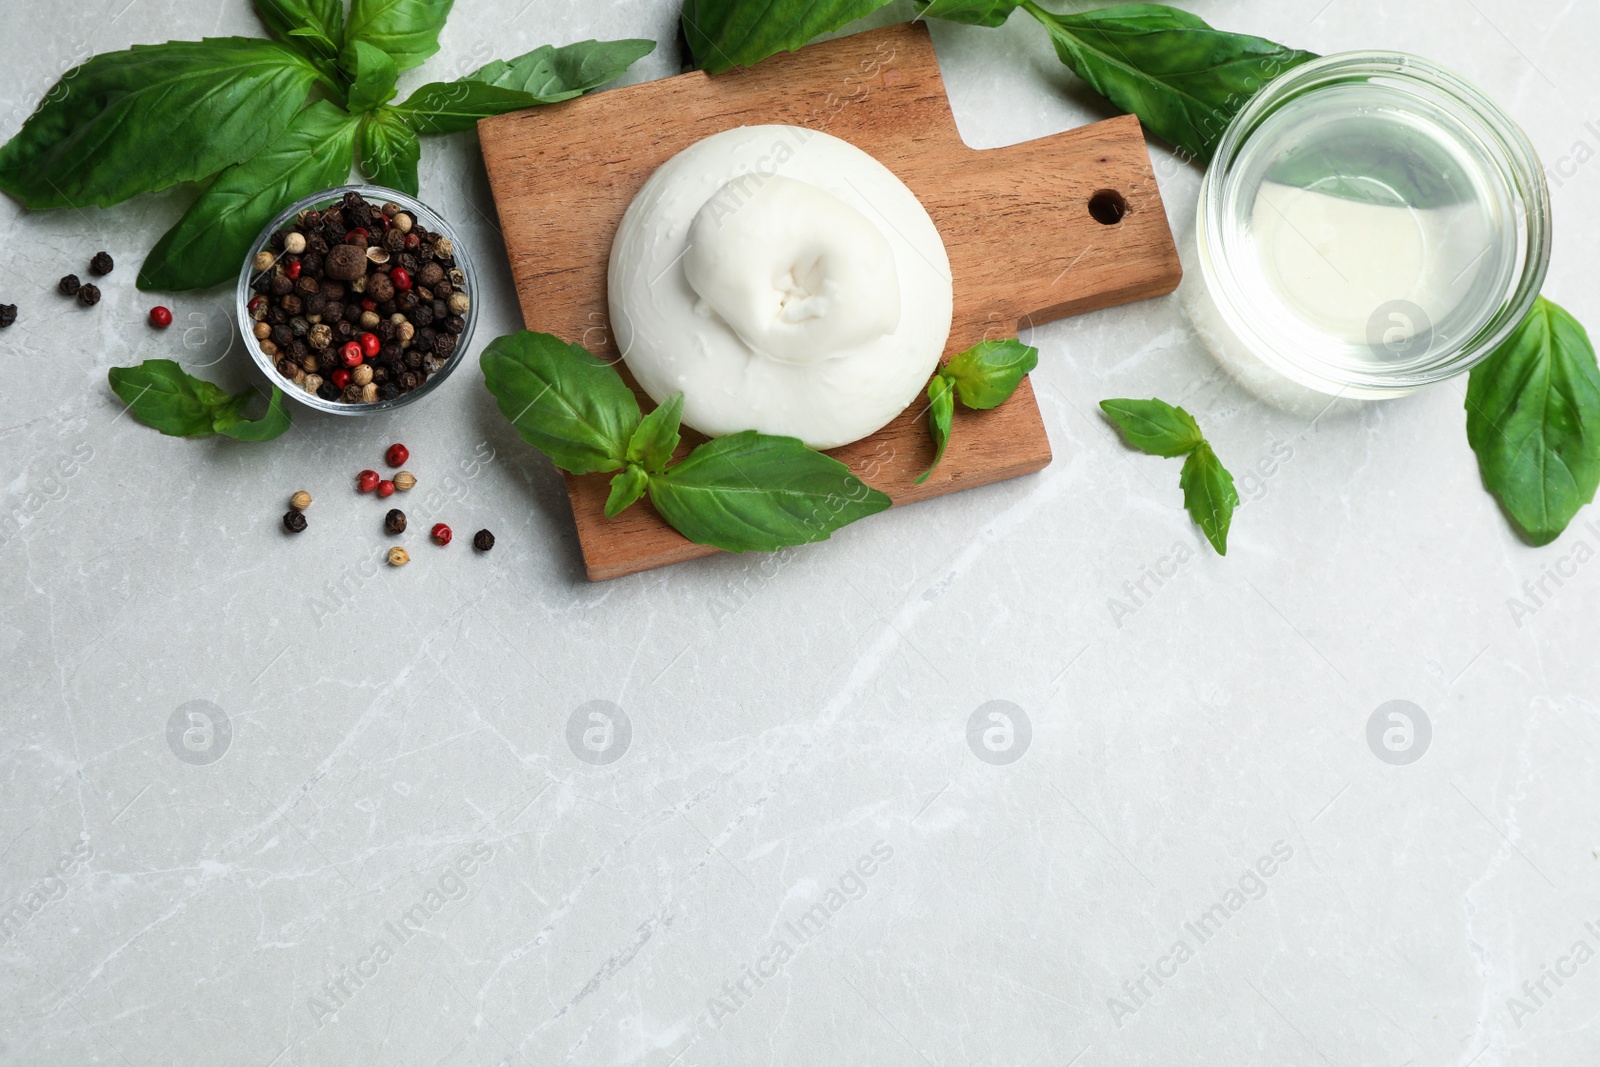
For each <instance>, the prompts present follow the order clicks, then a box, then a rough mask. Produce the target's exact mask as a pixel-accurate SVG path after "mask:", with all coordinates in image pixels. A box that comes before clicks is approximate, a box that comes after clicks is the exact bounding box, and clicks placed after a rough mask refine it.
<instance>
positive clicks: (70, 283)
mask: <svg viewBox="0 0 1600 1067" xmlns="http://www.w3.org/2000/svg"><path fill="white" fill-rule="evenodd" d="M56 288H57V289H59V290H61V295H62V296H77V295H78V290H79V289H81V288H83V283H82V282H80V281H79V280H78V276H77V275H76V274H68V275H67V276H66V277H64V278H62V279H61V280H60V281H59V282H57V283H56Z"/></svg>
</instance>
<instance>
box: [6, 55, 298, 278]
mask: <svg viewBox="0 0 1600 1067" xmlns="http://www.w3.org/2000/svg"><path fill="white" fill-rule="evenodd" d="M319 77H321V74H320V72H319V71H318V70H317V68H316V67H315V66H314V65H313V64H311V63H310V62H308V61H307V60H306V58H305V57H304V56H302V55H301V54H300V53H299V52H297V51H295V50H294V49H292V48H286V47H284V46H283V45H280V44H277V43H276V42H273V41H261V40H253V39H251V38H248V37H213V38H208V39H206V40H203V41H174V42H169V43H167V44H157V45H135V46H133V47H132V48H130V49H128V50H127V51H125V52H108V53H106V54H104V55H98V56H95V57H94V58H92V59H90V60H89V61H88V62H86V63H84V64H83V65H82V66H79V67H76V68H74V69H73V70H70V71H68V72H67V74H66V75H65V76H64V77H63V78H62V79H61V81H59V82H57V83H56V86H55V87H54V88H53V89H51V90H50V92H49V93H47V94H46V95H45V98H44V101H43V102H42V103H41V104H40V105H39V107H38V110H36V111H35V112H34V113H33V115H32V116H30V117H29V119H28V121H27V122H25V123H24V124H23V126H22V129H21V130H20V131H18V133H17V135H16V136H15V137H13V138H12V139H11V140H10V141H8V142H7V143H6V145H5V146H4V147H3V148H0V189H3V190H5V191H6V192H8V193H10V194H11V195H12V196H14V197H16V198H17V199H18V200H21V201H22V202H23V204H25V205H26V206H27V207H30V208H60V207H80V208H81V207H87V206H89V205H91V204H93V205H96V206H98V207H109V206H110V205H112V204H116V203H120V202H122V201H123V200H126V199H128V198H129V197H132V196H138V195H139V194H140V193H150V192H155V191H157V190H159V189H165V188H167V187H168V186H170V185H174V184H176V183H178V182H186V181H199V180H201V179H204V178H209V177H210V176H211V175H213V174H215V173H217V171H219V170H222V169H223V168H224V167H228V166H232V165H233V164H235V163H239V162H242V161H244V160H246V159H249V158H250V157H251V156H254V155H255V154H256V153H257V152H259V151H261V150H262V149H264V148H266V147H267V146H268V145H270V144H272V142H274V141H275V140H277V139H278V136H279V134H281V133H282V132H283V131H284V129H285V127H287V126H288V125H289V122H290V120H291V119H293V118H294V116H295V113H296V112H298V111H299V110H300V107H301V105H302V104H303V103H304V102H305V98H306V93H307V92H308V91H309V90H310V88H311V85H312V83H314V82H315V81H316V80H317V79H318V78H319ZM177 138H183V139H184V142H185V143H184V144H183V146H182V149H181V150H179V148H178V146H177V145H175V144H174V141H175V140H176V139H177ZM280 206H281V205H280ZM262 222H263V223H265V222H266V220H265V219H263V220H262ZM241 255H242V253H241Z"/></svg>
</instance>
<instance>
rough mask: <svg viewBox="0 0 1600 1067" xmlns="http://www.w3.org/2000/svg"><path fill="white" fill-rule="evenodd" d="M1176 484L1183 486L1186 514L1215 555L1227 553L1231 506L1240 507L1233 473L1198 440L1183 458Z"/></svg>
mask: <svg viewBox="0 0 1600 1067" xmlns="http://www.w3.org/2000/svg"><path fill="white" fill-rule="evenodd" d="M1178 484H1179V485H1180V486H1182V487H1183V506H1184V507H1186V508H1188V509H1189V517H1190V518H1192V519H1194V521H1195V523H1196V524H1197V525H1199V527H1200V531H1201V532H1202V533H1204V534H1205V535H1206V540H1207V541H1210V542H1211V547H1212V548H1214V549H1216V550H1217V554H1218V555H1219V556H1226V555H1227V554H1228V527H1229V526H1231V525H1232V524H1233V509H1234V508H1236V507H1238V506H1239V493H1238V491H1237V490H1236V489H1234V487H1233V475H1231V474H1229V473H1228V471H1227V468H1225V467H1224V466H1223V465H1222V461H1221V460H1219V459H1218V458H1217V454H1216V453H1215V452H1213V451H1212V450H1211V446H1210V445H1208V444H1206V443H1205V442H1204V441H1201V442H1200V443H1199V444H1198V445H1196V446H1195V448H1194V451H1193V452H1190V453H1189V458H1188V459H1186V460H1184V461H1183V471H1182V472H1181V473H1180V474H1179V475H1178Z"/></svg>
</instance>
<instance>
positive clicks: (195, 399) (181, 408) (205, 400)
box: [106, 359, 289, 441]
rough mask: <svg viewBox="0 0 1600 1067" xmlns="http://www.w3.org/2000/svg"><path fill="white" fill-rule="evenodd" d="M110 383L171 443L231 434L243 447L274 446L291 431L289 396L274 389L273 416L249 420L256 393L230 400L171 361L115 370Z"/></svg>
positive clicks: (132, 409) (269, 406)
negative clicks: (270, 443)
mask: <svg viewBox="0 0 1600 1067" xmlns="http://www.w3.org/2000/svg"><path fill="white" fill-rule="evenodd" d="M106 377H107V378H108V379H109V380H110V382H111V388H112V391H114V392H115V393H116V394H117V396H119V397H121V398H122V402H123V403H124V404H127V405H128V411H129V413H130V414H132V415H133V417H134V418H136V419H138V420H139V421H140V422H142V423H144V424H145V425H146V426H153V427H155V428H156V429H158V430H160V431H161V432H162V433H164V434H167V435H169V436H171V437H207V436H210V435H211V434H216V433H220V434H225V435H227V436H228V437H232V438H235V439H237V440H240V441H270V440H272V439H273V438H274V437H277V436H279V435H280V434H282V433H283V432H284V431H285V430H287V429H288V428H289V412H288V411H286V410H285V409H284V407H283V392H282V391H281V390H280V389H278V387H277V386H273V387H272V397H271V399H270V400H268V401H267V410H266V412H265V413H264V414H263V415H261V416H260V417H259V418H255V419H247V418H245V417H244V411H245V408H246V407H248V406H249V404H250V399H251V398H252V397H254V396H255V395H256V390H255V389H254V388H250V389H246V390H245V391H244V392H242V393H237V394H229V393H227V392H225V391H224V390H222V389H220V388H218V387H217V386H215V385H213V384H212V383H211V382H208V381H206V380H205V379H204V378H196V377H194V376H193V375H191V374H189V373H187V372H185V371H184V369H183V368H182V367H180V366H178V365H177V364H176V363H174V362H173V361H172V360H170V359H147V360H145V361H144V362H143V363H141V364H139V365H138V366H137V367H112V368H111V370H110V371H108V372H107V374H106Z"/></svg>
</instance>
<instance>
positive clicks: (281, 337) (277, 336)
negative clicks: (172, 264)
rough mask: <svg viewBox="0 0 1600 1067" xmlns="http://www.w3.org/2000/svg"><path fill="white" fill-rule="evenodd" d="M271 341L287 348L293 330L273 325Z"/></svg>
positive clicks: (284, 326) (80, 294) (290, 342)
mask: <svg viewBox="0 0 1600 1067" xmlns="http://www.w3.org/2000/svg"><path fill="white" fill-rule="evenodd" d="M84 288H88V286H84ZM78 295H79V296H80V297H81V296H82V295H83V294H82V293H79V294H78ZM272 343H273V344H275V345H277V346H278V347H279V348H288V347H289V346H290V345H292V344H294V331H293V330H291V329H289V327H288V325H287V324H285V325H283V326H274V327H273V328H272Z"/></svg>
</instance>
